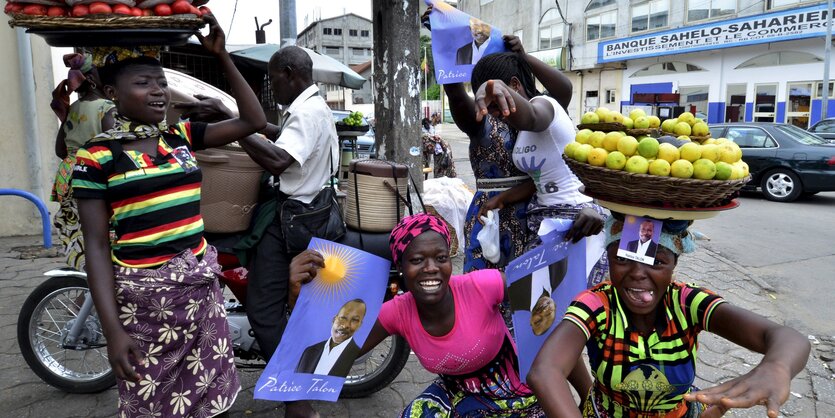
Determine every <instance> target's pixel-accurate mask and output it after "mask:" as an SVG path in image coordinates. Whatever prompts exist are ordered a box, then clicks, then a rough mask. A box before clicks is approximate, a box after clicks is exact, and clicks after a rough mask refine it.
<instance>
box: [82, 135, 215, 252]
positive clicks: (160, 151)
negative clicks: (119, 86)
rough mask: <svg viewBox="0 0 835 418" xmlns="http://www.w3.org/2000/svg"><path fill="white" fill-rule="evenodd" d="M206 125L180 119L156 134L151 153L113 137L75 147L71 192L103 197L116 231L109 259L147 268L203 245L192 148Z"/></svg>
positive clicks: (198, 145) (198, 177) (198, 146)
mask: <svg viewBox="0 0 835 418" xmlns="http://www.w3.org/2000/svg"><path fill="white" fill-rule="evenodd" d="M205 128H206V125H205V124H202V123H189V122H182V123H179V124H177V125H175V126H172V127H171V128H170V129H169V132H166V133H164V134H163V136H162V137H160V139H159V143H158V146H157V155H155V156H154V155H149V154H144V153H141V152H139V151H133V150H123V149H122V145H121V144H120V143H118V142H117V141H115V140H103V141H95V142H88V143H87V144H86V145H85V146H83V147H82V148H80V149H79V150H78V153H77V154H76V165H75V169H74V171H73V179H72V187H73V196H74V197H75V198H77V199H103V200H106V201H107V205H108V207H109V209H110V225H111V228H113V229H114V231H115V233H116V239H115V240H114V241H113V242H112V243H111V248H112V258H113V262H114V263H116V264H119V265H122V266H126V267H135V268H148V267H156V266H159V265H161V264H164V263H165V262H166V261H168V260H169V259H171V258H172V257H174V256H176V255H177V254H179V253H181V252H183V251H185V250H190V251H191V252H193V253H194V254H195V255H201V254H203V252H204V251H205V250H206V246H207V244H206V240H205V239H204V238H203V218H201V216H200V185H201V181H202V178H203V177H202V174H201V173H200V168H199V167H198V166H197V162H196V160H195V158H194V154H193V151H194V150H199V149H202V148H203V133H204V131H205Z"/></svg>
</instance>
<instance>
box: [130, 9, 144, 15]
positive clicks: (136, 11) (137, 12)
mask: <svg viewBox="0 0 835 418" xmlns="http://www.w3.org/2000/svg"><path fill="white" fill-rule="evenodd" d="M130 14H131V15H132V16H142V15H143V14H142V9H140V8H138V7H131V8H130Z"/></svg>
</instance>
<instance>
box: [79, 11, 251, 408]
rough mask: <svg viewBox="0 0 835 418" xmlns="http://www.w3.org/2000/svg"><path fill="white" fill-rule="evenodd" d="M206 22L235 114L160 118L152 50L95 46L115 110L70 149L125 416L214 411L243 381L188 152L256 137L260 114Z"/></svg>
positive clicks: (207, 40) (208, 42) (164, 103)
mask: <svg viewBox="0 0 835 418" xmlns="http://www.w3.org/2000/svg"><path fill="white" fill-rule="evenodd" d="M204 19H206V21H207V22H208V23H209V24H210V27H211V32H210V34H209V35H207V36H205V37H203V36H200V35H198V37H199V38H200V41H201V43H202V44H203V46H204V47H205V48H206V49H207V50H209V51H210V52H211V53H213V54H214V55H215V56H216V57H217V58H218V61H219V62H220V64H221V67H222V68H223V70H224V72H225V73H226V76H227V80H228V81H229V84H230V86H231V90H232V92H233V94H234V95H235V98H236V99H237V102H238V107H239V109H240V111H241V115H242V116H241V117H240V118H234V119H230V120H227V121H223V122H219V123H215V124H203V123H196V122H195V123H189V122H181V123H178V124H176V125H173V126H171V127H168V126H167V124H166V121H165V115H166V110H167V108H168V105H169V102H170V100H171V94H170V92H169V90H168V84H167V81H166V79H165V74H164V73H163V70H162V66H161V64H160V62H159V61H158V60H157V59H155V58H152V57H149V56H147V54H148V53H149V50H148V49H138V50H124V49H121V50H110V51H103V52H102V51H96V52H94V55H95V56H96V57H97V58H98V60H99V61H101V62H99V63H97V64H98V65H99V68H100V74H101V77H102V79H103V81H104V84H105V87H104V92H105V93H106V94H107V96H108V97H109V98H110V99H111V100H112V101H113V102H114V103H115V105H116V109H117V114H116V115H115V117H114V119H115V125H114V128H112V129H110V130H108V131H106V132H104V133H102V134H100V135H98V136H97V137H95V138H93V140H91V141H90V142H88V143H87V144H86V145H85V146H84V147H82V148H81V149H80V150H79V151H78V154H77V159H76V165H75V169H74V172H73V180H72V187H73V192H74V196H75V198H76V199H77V200H78V208H79V214H80V216H81V225H82V230H83V232H84V240H85V242H86V244H87V272H88V278H89V283H90V290H91V291H92V294H93V300H94V302H95V306H96V310H97V311H98V316H99V318H100V320H101V323H102V329H103V331H104V334H105V337H106V338H107V352H108V358H109V361H110V364H111V366H112V367H113V370H114V372H115V374H116V377H117V383H118V387H119V413H120V416H122V417H160V416H164V417H212V416H218V415H221V414H225V412H226V411H228V410H229V408H230V407H231V406H232V403H233V402H234V401H235V397H236V396H237V394H238V391H239V390H240V382H239V379H238V375H237V371H236V369H235V364H234V354H233V352H232V347H231V344H230V338H229V330H228V327H227V323H226V314H225V310H224V306H223V298H222V295H221V292H220V287H219V284H218V281H217V278H218V275H219V273H220V267H219V265H218V264H217V257H216V252H215V250H214V248H213V247H211V246H210V245H208V243H207V242H206V240H205V238H203V220H202V218H201V217H200V188H201V179H202V176H201V173H200V168H199V167H198V166H197V163H196V160H195V158H194V154H193V151H195V150H199V149H203V148H209V147H216V146H221V145H224V144H226V143H229V142H231V141H233V140H235V139H236V138H241V137H245V136H247V135H250V134H253V133H255V132H256V131H258V130H259V129H262V128H263V127H264V126H265V125H266V117H265V116H264V112H263V110H262V109H261V106H260V103H259V102H258V99H257V97H256V96H255V94H254V93H253V92H252V90H251V89H250V88H249V85H248V84H247V83H246V81H245V80H244V78H243V77H242V76H241V74H240V73H239V72H238V70H237V69H236V68H235V66H234V64H233V63H232V60H231V58H230V57H229V54H228V53H227V52H226V50H225V35H224V34H223V31H222V30H221V29H220V27H219V26H218V24H217V21H216V20H215V19H214V18H213V17H211V16H210V15H209V16H207V17H204ZM111 228H112V229H113V230H114V231H115V238H114V239H113V241H112V245H111V241H110V239H109V233H108V231H109V230H110V229H111Z"/></svg>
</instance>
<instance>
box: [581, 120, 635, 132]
mask: <svg viewBox="0 0 835 418" xmlns="http://www.w3.org/2000/svg"><path fill="white" fill-rule="evenodd" d="M577 129H591V130H592V131H602V132H612V131H626V125H624V124H622V123H617V122H612V123H581V124H579V125H577Z"/></svg>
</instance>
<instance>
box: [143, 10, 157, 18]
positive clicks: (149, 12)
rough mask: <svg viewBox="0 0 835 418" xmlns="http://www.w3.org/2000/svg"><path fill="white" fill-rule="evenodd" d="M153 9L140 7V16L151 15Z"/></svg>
mask: <svg viewBox="0 0 835 418" xmlns="http://www.w3.org/2000/svg"><path fill="white" fill-rule="evenodd" d="M153 15H154V11H153V10H151V9H142V16H153Z"/></svg>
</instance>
